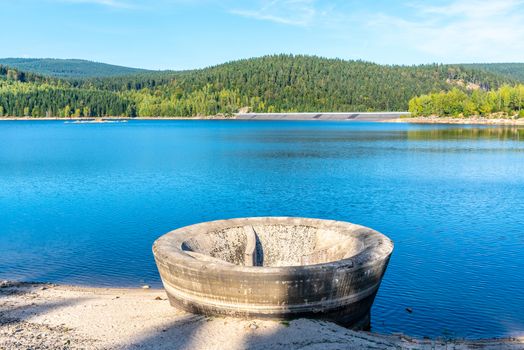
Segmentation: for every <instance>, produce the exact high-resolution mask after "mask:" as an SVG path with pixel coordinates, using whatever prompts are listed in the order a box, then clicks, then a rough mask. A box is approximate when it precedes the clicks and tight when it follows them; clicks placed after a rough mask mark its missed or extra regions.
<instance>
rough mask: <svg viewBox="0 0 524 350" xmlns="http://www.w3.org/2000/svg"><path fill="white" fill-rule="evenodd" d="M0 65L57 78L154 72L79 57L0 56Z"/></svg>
mask: <svg viewBox="0 0 524 350" xmlns="http://www.w3.org/2000/svg"><path fill="white" fill-rule="evenodd" d="M0 65H3V66H8V67H11V68H15V69H18V70H20V71H24V72H31V73H36V74H40V75H45V76H52V77H57V78H96V77H116V76H125V75H132V74H139V73H148V72H154V71H150V70H147V69H141V68H130V67H124V66H117V65H113V64H107V63H100V62H93V61H88V60H81V59H58V58H0Z"/></svg>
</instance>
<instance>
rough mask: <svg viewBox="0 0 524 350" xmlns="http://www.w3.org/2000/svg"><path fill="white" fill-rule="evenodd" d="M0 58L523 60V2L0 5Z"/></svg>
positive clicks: (203, 0) (6, 0) (165, 62)
mask: <svg viewBox="0 0 524 350" xmlns="http://www.w3.org/2000/svg"><path fill="white" fill-rule="evenodd" d="M0 11H1V18H2V20H1V23H2V30H1V32H0V57H57V58H84V59H89V60H94V61H100V62H107V63H113V64H119V65H126V66H133V67H143V68H151V69H190V68H198V67H204V66H209V65H213V64H218V63H222V62H225V61H229V60H234V59H238V58H247V57H254V56H262V55H266V54H272V53H294V54H312V55H319V56H325V57H339V58H343V59H364V60H368V61H373V62H378V63H389V64H418V63H432V62H443V63H457V62H522V61H524V0H487V1H481V0H431V1H416V0H405V1H388V0H377V1H365V0H359V1H357V0H332V1H327V0H252V1H247V0H243V1H240V0H156V1H146V0H16V1H13V0H0Z"/></svg>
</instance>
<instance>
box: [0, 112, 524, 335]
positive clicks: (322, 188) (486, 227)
mask: <svg viewBox="0 0 524 350" xmlns="http://www.w3.org/2000/svg"><path fill="white" fill-rule="evenodd" d="M522 140H524V129H523V128H520V129H519V128H502V127H461V126H444V125H436V126H435V125H407V124H380V123H377V124H372V123H347V122H283V121H279V122H254V121H131V122H129V123H118V124H65V123H63V122H60V121H27V122H25V121H24V122H22V121H18V122H8V121H4V122H1V123H0V279H9V280H22V281H52V282H56V283H69V284H82V285H100V286H140V285H142V284H144V283H147V284H151V285H153V286H160V283H159V277H158V274H157V271H156V267H155V264H154V261H153V257H152V253H151V245H152V243H153V241H154V240H155V239H156V238H157V237H158V236H160V235H162V234H163V233H165V232H167V231H170V230H172V229H175V228H178V227H181V226H184V225H189V224H193V223H197V222H202V221H208V220H214V219H223V218H232V217H243V216H266V215H279V216H284V215H289V216H305V217H317V218H327V219H336V220H346V221H350V222H355V223H359V224H362V225H366V226H370V227H373V228H375V229H377V230H379V231H381V232H383V233H385V234H386V235H388V236H389V237H391V238H392V239H393V240H394V241H395V251H394V253H393V256H392V259H391V262H390V265H389V268H388V271H387V273H386V276H385V278H384V281H383V283H382V286H381V289H380V291H379V294H378V296H377V299H376V302H375V305H374V307H373V310H372V329H373V330H374V331H377V332H384V333H390V332H403V333H406V334H409V335H413V336H430V337H467V338H480V337H494V336H496V337H503V336H512V335H519V334H520V335H522V334H523V333H524V292H523V290H524V254H523V252H524V142H523V141H522ZM406 308H411V309H412V310H413V312H412V313H409V312H407V311H406Z"/></svg>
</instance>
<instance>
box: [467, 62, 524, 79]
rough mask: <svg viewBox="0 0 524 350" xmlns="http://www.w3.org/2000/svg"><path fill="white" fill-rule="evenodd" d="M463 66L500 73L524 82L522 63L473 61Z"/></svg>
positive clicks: (523, 66) (523, 65) (523, 64)
mask: <svg viewBox="0 0 524 350" xmlns="http://www.w3.org/2000/svg"><path fill="white" fill-rule="evenodd" d="M464 66H466V67H468V68H473V69H482V70H485V71H488V72H492V73H495V74H500V75H503V76H505V77H508V78H511V79H516V80H519V81H520V82H521V83H524V63H473V64H465V65H464Z"/></svg>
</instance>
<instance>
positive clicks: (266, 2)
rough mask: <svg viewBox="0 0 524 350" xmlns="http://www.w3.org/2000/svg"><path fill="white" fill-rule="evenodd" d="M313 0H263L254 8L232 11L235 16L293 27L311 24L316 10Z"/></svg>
mask: <svg viewBox="0 0 524 350" xmlns="http://www.w3.org/2000/svg"><path fill="white" fill-rule="evenodd" d="M315 3H316V1H315V0H263V1H261V2H259V3H258V4H257V6H255V7H254V8H250V9H245V8H244V9H239V8H236V9H232V10H230V11H229V12H230V13H232V14H235V15H239V16H243V17H249V18H254V19H257V20H263V21H271V22H275V23H280V24H287V25H294V26H308V25H310V24H312V23H313V21H314V19H315V17H316V15H317V13H318V10H317V9H316V6H315V5H316V4H315Z"/></svg>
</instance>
